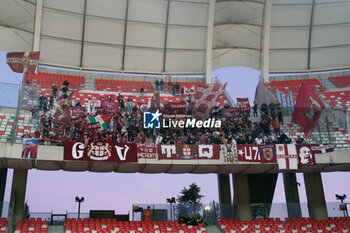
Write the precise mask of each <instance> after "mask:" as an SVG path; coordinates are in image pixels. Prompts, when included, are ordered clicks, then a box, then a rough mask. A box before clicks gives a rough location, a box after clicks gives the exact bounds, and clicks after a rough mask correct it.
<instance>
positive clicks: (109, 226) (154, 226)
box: [65, 218, 207, 233]
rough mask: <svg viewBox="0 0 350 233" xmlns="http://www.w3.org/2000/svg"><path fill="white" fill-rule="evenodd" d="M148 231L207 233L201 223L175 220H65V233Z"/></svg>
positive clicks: (161, 232) (149, 232) (153, 232)
mask: <svg viewBox="0 0 350 233" xmlns="http://www.w3.org/2000/svg"><path fill="white" fill-rule="evenodd" d="M96 231H97V232H134V233H140V232H148V233H163V232H164V233H165V232H174V233H179V232H183V233H207V231H206V229H205V228H204V226H203V225H202V224H199V225H198V226H187V225H181V224H180V223H178V222H175V221H169V222H163V221H152V222H144V221H117V219H115V218H113V219H105V218H102V219H92V218H88V219H81V218H79V219H75V218H72V219H70V218H68V219H66V221H65V232H66V233H84V232H85V233H90V232H96Z"/></svg>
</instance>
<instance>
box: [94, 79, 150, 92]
mask: <svg viewBox="0 0 350 233" xmlns="http://www.w3.org/2000/svg"><path fill="white" fill-rule="evenodd" d="M141 87H143V88H144V93H154V90H153V86H152V83H151V82H150V81H131V80H109V79H96V90H97V91H114V92H127V93H130V92H135V93H140V90H141Z"/></svg>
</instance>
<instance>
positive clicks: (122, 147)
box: [114, 143, 137, 163]
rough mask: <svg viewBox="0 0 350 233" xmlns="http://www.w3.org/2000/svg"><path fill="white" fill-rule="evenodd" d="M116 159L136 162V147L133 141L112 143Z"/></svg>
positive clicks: (122, 161) (120, 161) (121, 161)
mask: <svg viewBox="0 0 350 233" xmlns="http://www.w3.org/2000/svg"><path fill="white" fill-rule="evenodd" d="M114 148H115V152H116V160H117V162H119V163H124V162H137V147H136V144H134V143H114Z"/></svg>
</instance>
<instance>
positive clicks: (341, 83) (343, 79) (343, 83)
mask: <svg viewBox="0 0 350 233" xmlns="http://www.w3.org/2000/svg"><path fill="white" fill-rule="evenodd" d="M328 80H329V81H331V82H332V83H333V84H334V85H335V86H336V87H338V88H344V87H348V86H350V75H346V76H337V77H328Z"/></svg>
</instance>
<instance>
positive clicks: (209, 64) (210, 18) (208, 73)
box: [205, 0, 215, 83]
mask: <svg viewBox="0 0 350 233" xmlns="http://www.w3.org/2000/svg"><path fill="white" fill-rule="evenodd" d="M208 12H209V13H208V27H207V49H206V57H205V58H206V63H205V83H212V81H211V71H212V70H211V69H212V54H213V35H214V14H215V0H210V1H209V11H208Z"/></svg>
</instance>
